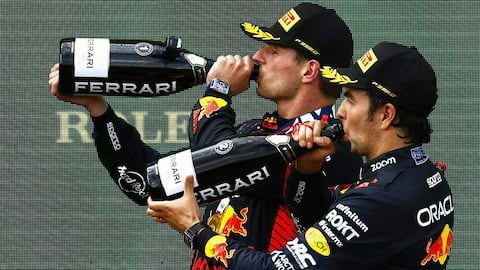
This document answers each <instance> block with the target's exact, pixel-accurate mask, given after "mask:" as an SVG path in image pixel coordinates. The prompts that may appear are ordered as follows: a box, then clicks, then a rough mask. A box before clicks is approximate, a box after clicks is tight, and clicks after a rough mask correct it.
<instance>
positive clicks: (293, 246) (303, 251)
mask: <svg viewBox="0 0 480 270" xmlns="http://www.w3.org/2000/svg"><path fill="white" fill-rule="evenodd" d="M287 249H288V251H290V253H291V254H292V256H293V258H295V261H296V262H297V264H298V265H299V266H300V269H305V268H308V267H310V266H315V265H317V262H316V261H315V259H313V256H312V255H311V254H309V253H308V248H307V247H306V246H305V245H304V244H303V243H301V242H300V241H299V240H298V238H295V239H293V240H292V241H289V242H287Z"/></svg>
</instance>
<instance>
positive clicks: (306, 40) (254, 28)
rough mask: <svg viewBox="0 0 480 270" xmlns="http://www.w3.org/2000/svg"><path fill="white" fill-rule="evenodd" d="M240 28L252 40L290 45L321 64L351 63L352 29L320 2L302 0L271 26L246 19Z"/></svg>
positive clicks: (338, 64) (345, 65)
mask: <svg viewBox="0 0 480 270" xmlns="http://www.w3.org/2000/svg"><path fill="white" fill-rule="evenodd" d="M241 29H242V31H243V32H244V33H245V34H246V35H247V36H249V37H251V38H253V39H256V40H259V41H263V42H266V43H270V44H277V45H282V46H287V47H291V48H293V49H295V50H297V51H298V52H300V53H301V54H303V55H304V56H306V57H307V58H309V59H315V60H317V61H319V62H320V64H321V65H322V66H324V65H329V66H335V67H348V66H350V65H351V63H352V56H353V39H352V33H351V32H350V29H349V28H348V26H347V25H346V24H345V22H344V21H343V20H342V19H341V18H340V17H339V16H338V15H337V13H336V12H335V10H333V9H328V8H325V7H323V6H320V5H316V4H312V3H301V4H299V5H297V6H295V7H294V8H292V9H290V10H289V11H288V12H287V13H285V14H284V15H283V16H282V17H280V19H278V20H277V22H276V23H275V24H274V25H273V26H272V27H262V26H258V25H255V24H251V23H247V22H244V23H242V24H241Z"/></svg>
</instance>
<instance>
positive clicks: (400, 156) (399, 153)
mask: <svg viewBox="0 0 480 270" xmlns="http://www.w3.org/2000/svg"><path fill="white" fill-rule="evenodd" d="M427 160H428V156H427V155H426V154H425V152H424V151H423V148H422V145H421V144H413V145H408V146H405V147H402V148H398V149H395V150H392V151H389V152H386V153H384V154H382V155H380V156H378V157H376V158H374V159H372V160H369V161H367V162H365V163H364V164H363V165H362V168H361V171H360V180H362V179H370V178H371V177H372V175H376V174H378V173H379V172H381V171H382V170H384V169H386V168H390V169H391V168H392V167H398V166H402V167H414V166H418V165H421V164H423V163H425V162H426V161H427Z"/></svg>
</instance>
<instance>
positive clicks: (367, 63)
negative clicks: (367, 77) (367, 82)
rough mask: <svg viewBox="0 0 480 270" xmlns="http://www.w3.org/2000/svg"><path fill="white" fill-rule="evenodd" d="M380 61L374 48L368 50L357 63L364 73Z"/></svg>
mask: <svg viewBox="0 0 480 270" xmlns="http://www.w3.org/2000/svg"><path fill="white" fill-rule="evenodd" d="M377 61H378V58H377V56H376V55H375V53H374V52H373V49H370V50H368V51H367V52H366V53H365V54H364V55H362V57H360V58H359V59H358V60H357V64H358V66H359V67H360V69H361V70H362V72H363V73H365V72H367V71H368V69H369V68H371V67H372V66H373V64H375V63H376V62H377Z"/></svg>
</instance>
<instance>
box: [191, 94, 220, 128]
mask: <svg viewBox="0 0 480 270" xmlns="http://www.w3.org/2000/svg"><path fill="white" fill-rule="evenodd" d="M199 103H200V106H202V107H201V108H200V109H197V110H195V111H193V133H196V132H197V127H198V121H200V120H202V118H203V117H207V118H210V117H211V116H212V114H213V113H214V112H216V111H218V110H220V109H221V108H223V107H225V106H226V105H227V101H225V100H224V99H221V98H216V97H211V96H206V97H203V98H201V99H200V100H199Z"/></svg>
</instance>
